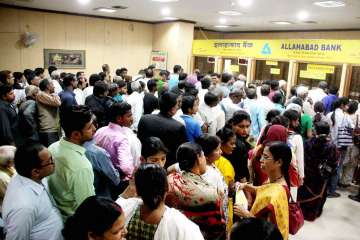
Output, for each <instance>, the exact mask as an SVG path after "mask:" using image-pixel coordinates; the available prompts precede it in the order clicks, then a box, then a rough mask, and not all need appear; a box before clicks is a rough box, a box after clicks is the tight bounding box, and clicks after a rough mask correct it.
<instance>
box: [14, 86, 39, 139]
mask: <svg viewBox="0 0 360 240" xmlns="http://www.w3.org/2000/svg"><path fill="white" fill-rule="evenodd" d="M38 93H39V88H38V87H37V86H34V85H29V86H27V87H26V88H25V94H26V101H25V102H23V103H21V104H20V106H19V114H18V115H19V127H20V129H21V134H22V137H23V140H24V141H26V140H33V141H39V133H38V114H37V107H36V96H37V95H38Z"/></svg>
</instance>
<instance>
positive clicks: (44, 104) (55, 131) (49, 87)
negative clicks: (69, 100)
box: [36, 79, 61, 147]
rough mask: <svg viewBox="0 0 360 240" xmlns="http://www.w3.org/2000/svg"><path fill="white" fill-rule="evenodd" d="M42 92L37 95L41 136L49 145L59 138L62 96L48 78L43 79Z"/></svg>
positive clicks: (43, 141) (42, 140) (40, 86)
mask: <svg viewBox="0 0 360 240" xmlns="http://www.w3.org/2000/svg"><path fill="white" fill-rule="evenodd" d="M39 88H40V90H41V91H40V93H39V94H38V95H37V97H36V102H37V107H38V116H39V137H40V141H41V143H42V144H44V145H45V146H46V147H48V146H49V145H50V144H52V143H54V142H56V141H58V140H59V135H60V134H59V132H60V118H59V107H60V105H61V100H60V97H59V96H58V95H57V94H55V93H54V85H53V83H52V82H51V81H49V80H48V79H44V80H42V81H41V83H40V85H39Z"/></svg>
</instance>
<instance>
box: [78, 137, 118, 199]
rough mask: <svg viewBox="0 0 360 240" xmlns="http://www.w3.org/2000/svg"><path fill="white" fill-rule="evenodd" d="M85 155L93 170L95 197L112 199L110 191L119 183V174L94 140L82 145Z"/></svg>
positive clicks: (106, 154) (108, 156)
mask: <svg viewBox="0 0 360 240" xmlns="http://www.w3.org/2000/svg"><path fill="white" fill-rule="evenodd" d="M83 146H84V148H85V149H86V152H85V155H86V157H87V158H88V159H89V161H90V163H91V165H92V167H93V170H94V187H95V193H96V195H99V196H103V197H110V198H111V197H112V191H113V190H115V187H116V186H117V185H119V183H120V176H119V172H118V171H117V170H116V169H115V168H114V166H113V164H112V162H111V159H110V155H109V153H108V152H107V151H106V150H105V149H103V148H101V147H99V146H97V145H95V140H92V141H88V142H85V143H84V145H83Z"/></svg>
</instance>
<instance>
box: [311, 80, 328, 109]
mask: <svg viewBox="0 0 360 240" xmlns="http://www.w3.org/2000/svg"><path fill="white" fill-rule="evenodd" d="M327 88H328V84H327V82H325V81H320V82H319V84H318V87H313V88H311V90H309V95H308V96H309V98H311V100H312V101H313V103H314V104H315V103H317V102H321V101H322V100H323V98H324V97H326V96H327V94H326V91H327Z"/></svg>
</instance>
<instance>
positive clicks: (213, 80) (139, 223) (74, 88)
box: [0, 64, 360, 240]
mask: <svg viewBox="0 0 360 240" xmlns="http://www.w3.org/2000/svg"><path fill="white" fill-rule="evenodd" d="M286 89H287V83H286V81H284V80H280V81H278V80H266V81H262V82H261V83H260V84H254V83H247V82H246V78H244V76H238V77H236V76H233V75H232V74H230V73H222V74H218V73H212V74H204V73H201V72H200V71H199V70H198V69H196V70H195V71H194V72H193V73H191V74H187V73H184V71H183V69H182V67H181V66H180V65H175V66H174V68H173V72H172V73H170V72H169V71H167V70H157V69H155V67H154V66H149V67H147V68H146V69H143V70H140V71H139V74H138V75H134V76H130V75H129V74H128V70H127V69H126V68H121V69H117V70H116V71H115V76H111V71H110V67H109V65H107V64H104V65H103V66H102V72H100V73H98V74H91V75H90V76H89V79H87V76H86V75H85V73H84V72H78V73H77V74H76V75H75V74H72V73H66V72H61V71H60V70H58V69H57V68H56V67H54V66H50V67H49V68H48V69H47V72H46V70H44V69H43V68H36V69H35V70H31V69H26V70H24V71H23V72H11V71H9V70H4V71H1V72H0V186H1V187H0V208H1V221H3V223H2V227H3V233H2V234H3V237H5V239H9V240H13V239H36V240H38V239H44V240H45V239H46V240H50V239H51V240H52V239H54V240H57V239H65V240H82V239H84V240H85V239H110V240H112V239H114V240H115V239H130V240H131V239H162V240H166V239H168V240H170V239H171V240H173V239H178V240H186V239H194V240H195V239H211V240H214V239H219V240H221V239H230V240H234V239H256V240H257V239H259V240H260V239H271V240H280V239H284V240H285V239H288V238H289V234H296V232H297V230H298V229H296V230H294V227H293V226H294V225H296V224H297V223H296V222H295V221H299V219H294V218H293V216H294V214H293V212H292V211H294V207H293V206H294V204H296V203H297V204H298V206H300V208H299V209H297V210H298V211H301V212H302V214H301V216H302V217H303V219H305V220H308V221H314V220H315V219H316V218H318V217H319V216H320V215H321V213H322V210H323V206H324V204H325V202H326V199H327V198H330V197H331V198H336V197H339V196H340V194H339V193H338V192H337V191H336V190H337V189H338V188H344V189H346V188H347V187H349V186H350V185H354V184H355V185H356V184H359V180H360V179H359V175H360V171H359V168H358V166H359V163H360V154H359V149H360V126H359V115H360V110H359V109H358V102H357V101H355V100H349V99H348V98H346V97H339V96H338V90H337V88H336V86H328V85H327V83H326V82H324V81H321V82H319V84H318V87H313V88H311V89H309V88H308V87H307V86H303V85H299V86H293V87H292V88H291V94H290V95H289V96H288V95H287V94H286ZM349 198H351V199H352V200H354V201H358V202H360V192H359V193H358V194H355V195H349ZM300 222H301V219H300ZM298 225H299V224H298ZM300 227H301V224H300ZM298 228H299V227H298Z"/></svg>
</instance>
